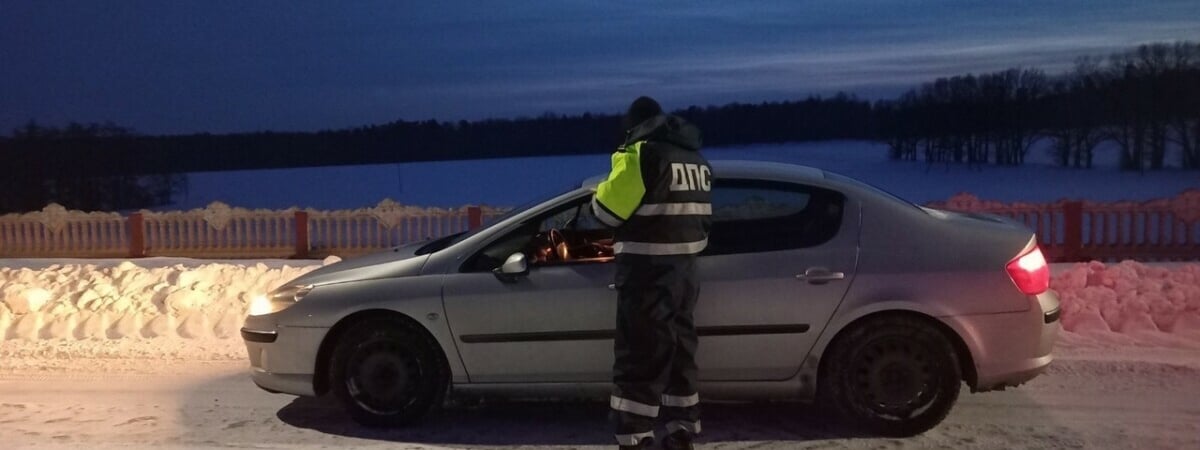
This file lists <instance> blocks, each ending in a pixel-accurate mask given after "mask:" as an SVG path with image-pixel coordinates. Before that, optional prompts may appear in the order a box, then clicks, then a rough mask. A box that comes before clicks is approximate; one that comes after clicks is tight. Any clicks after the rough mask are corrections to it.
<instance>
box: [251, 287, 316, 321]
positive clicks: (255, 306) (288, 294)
mask: <svg viewBox="0 0 1200 450" xmlns="http://www.w3.org/2000/svg"><path fill="white" fill-rule="evenodd" d="M312 290H313V287H312V286H311V285H309V286H284V287H281V288H279V289H276V290H274V291H272V292H271V293H270V294H267V295H259V296H255V297H254V299H252V300H251V301H250V315H252V316H261V315H264V314H272V313H277V312H280V311H283V310H285V309H288V307H291V306H292V305H295V304H296V302H298V301H300V299H302V298H304V296H305V295H308V293H309V292H312Z"/></svg>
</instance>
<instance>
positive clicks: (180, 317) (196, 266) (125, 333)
mask: <svg viewBox="0 0 1200 450" xmlns="http://www.w3.org/2000/svg"><path fill="white" fill-rule="evenodd" d="M335 260H336V258H331V259H330V260H327V261H325V263H326V264H328V263H332V262H333V261H335ZM36 261H37V260H21V261H17V263H16V264H12V263H9V264H7V265H5V264H0V360H2V361H3V362H4V363H3V364H2V365H0V369H5V370H9V369H19V368H43V369H53V368H67V367H71V366H72V364H71V363H70V361H71V360H72V359H102V360H110V361H109V362H106V363H104V365H105V366H106V367H109V369H111V370H118V371H119V370H121V369H122V367H125V366H128V369H129V370H130V371H135V370H144V369H145V368H144V367H137V366H138V365H139V364H141V363H138V362H137V361H138V360H145V359H164V358H165V359H177V360H180V359H185V360H230V359H242V358H245V349H244V347H243V346H242V341H241V338H240V336H239V332H238V331H239V329H240V328H241V326H242V323H243V320H244V319H245V316H246V312H247V309H248V308H249V305H250V302H251V299H253V298H254V296H256V295H262V294H265V293H267V292H269V291H271V290H272V289H274V288H276V287H278V286H279V285H281V284H283V283H285V282H287V281H289V280H291V279H293V278H295V277H298V276H300V275H302V274H304V273H305V272H308V271H310V270H313V269H315V268H317V267H320V265H319V262H317V261H278V260H276V261H264V262H259V261H248V262H236V261H235V262H228V261H227V262H209V261H203V260H189V259H161V258H150V259H142V260H135V261H112V260H96V261H90V260H72V261H67V262H58V263H55V262H52V261H50V262H46V261H43V262H40V263H36ZM1056 269H1057V270H1056V272H1057V275H1055V276H1054V278H1053V279H1052V281H1051V287H1052V288H1054V289H1055V290H1057V291H1058V292H1059V295H1060V297H1061V299H1062V310H1063V316H1062V323H1063V326H1064V328H1065V330H1066V331H1068V333H1064V335H1063V340H1062V344H1063V345H1065V346H1067V347H1074V346H1080V345H1082V346H1085V347H1089V346H1093V345H1089V344H1096V343H1099V344H1103V345H1104V346H1107V345H1110V344H1134V345H1151V346H1169V347H1186V348H1192V347H1195V348H1200V265H1197V264H1187V265H1181V264H1172V265H1145V264H1140V263H1136V262H1132V261H1126V262H1123V263H1120V264H1112V265H1105V264H1103V263H1099V262H1091V263H1087V264H1076V265H1073V266H1067V267H1063V266H1059V267H1058V268H1056ZM112 360H124V361H126V362H124V363H113V362H112ZM114 364H115V366H114ZM122 364H124V366H123V365H122ZM143 365H144V364H143Z"/></svg>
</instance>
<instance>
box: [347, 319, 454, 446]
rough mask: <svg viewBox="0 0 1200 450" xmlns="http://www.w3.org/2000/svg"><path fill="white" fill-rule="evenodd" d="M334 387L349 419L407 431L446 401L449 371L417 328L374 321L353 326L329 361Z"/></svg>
mask: <svg viewBox="0 0 1200 450" xmlns="http://www.w3.org/2000/svg"><path fill="white" fill-rule="evenodd" d="M329 369H330V370H329V374H330V387H331V390H332V391H333V393H334V396H336V397H337V398H338V400H339V401H340V402H341V403H342V406H343V407H344V408H345V409H346V412H347V413H348V414H349V415H350V417H351V418H352V419H353V420H354V421H355V422H358V423H360V424H362V425H366V426H370V427H396V426H403V425H408V424H411V423H413V422H415V421H416V420H418V419H420V418H422V417H424V416H425V414H426V413H427V412H428V411H429V410H430V408H431V407H433V406H434V405H435V404H437V403H439V402H440V401H442V400H443V399H444V398H445V393H446V387H447V384H448V382H449V370H448V368H447V365H446V362H445V358H444V357H442V352H441V349H440V348H439V347H438V346H437V343H436V342H435V341H434V340H433V338H432V337H430V336H429V335H428V334H427V333H426V332H425V331H424V330H421V329H420V328H419V326H418V325H415V324H410V323H406V322H404V321H399V320H379V319H376V320H370V321H366V322H362V323H358V324H355V325H353V328H352V329H351V330H349V331H348V332H346V333H345V334H344V335H342V337H341V338H340V339H339V340H338V342H337V345H336V347H335V348H334V351H333V355H332V358H331V359H330V368H329Z"/></svg>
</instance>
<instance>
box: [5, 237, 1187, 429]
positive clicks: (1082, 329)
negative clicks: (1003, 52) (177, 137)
mask: <svg viewBox="0 0 1200 450" xmlns="http://www.w3.org/2000/svg"><path fill="white" fill-rule="evenodd" d="M321 264H323V262H322V261H288V260H273V261H250V262H246V261H220V262H213V261H200V260H188V259H170V258H151V259H143V260H136V261H120V260H0V362H2V363H0V437H2V438H0V442H3V443H2V444H0V447H3V448H6V449H7V448H81V447H86V448H113V449H116V448H164V447H166V448H229V447H235V448H239V447H253V448H324V447H334V446H337V447H341V446H356V447H389V448H397V447H399V448H464V447H471V448H477V447H480V448H539V449H540V448H603V447H607V446H609V445H610V442H611V441H610V439H611V437H610V436H609V434H608V425H607V424H606V421H605V408H604V405H603V404H599V403H596V404H593V403H579V404H576V403H552V404H483V405H469V406H468V405H459V406H452V407H450V408H449V409H448V410H446V411H444V412H442V413H440V414H439V415H436V416H434V417H432V418H431V419H430V420H428V421H426V422H425V423H424V424H423V425H421V426H419V427H417V428H412V429H407V430H390V431H377V430H369V429H364V428H361V427H359V426H357V425H354V424H353V423H350V422H348V421H347V420H346V418H345V417H344V416H343V415H342V414H341V413H340V412H339V411H338V410H337V409H336V408H335V407H334V406H333V405H332V403H331V401H330V400H329V399H296V398H293V397H290V396H284V395H271V394H267V393H264V392H261V391H259V390H257V388H255V387H254V386H253V384H252V383H250V381H249V379H248V377H247V375H246V373H245V371H246V363H245V362H244V358H245V356H244V349H243V347H242V344H241V340H240V338H239V337H238V336H237V329H238V328H239V327H240V325H241V320H242V317H243V316H244V314H245V312H246V310H247V308H248V305H249V299H250V298H252V297H253V296H254V295H257V294H261V293H265V292H267V291H269V290H270V289H272V288H274V287H276V286H278V285H279V284H281V283H284V282H286V281H287V280H288V279H290V278H292V277H295V276H297V275H299V274H301V273H304V272H306V271H308V270H312V269H313V268H316V267H319V266H320V265H321ZM1053 269H1054V277H1053V281H1052V286H1053V287H1054V288H1055V289H1056V290H1057V291H1058V292H1059V293H1060V295H1061V297H1062V300H1063V312H1064V313H1063V319H1062V323H1063V325H1064V327H1066V331H1065V332H1064V333H1063V334H1062V339H1061V341H1060V343H1059V345H1058V347H1057V349H1056V362H1055V363H1054V364H1053V365H1052V366H1051V368H1050V369H1049V371H1048V372H1047V373H1046V374H1044V375H1043V376H1041V377H1039V378H1037V379H1035V380H1034V381H1033V382H1031V383H1029V384H1027V385H1025V386H1022V387H1020V388H1018V389H1014V390H1009V391H1006V392H998V393H986V394H978V395H966V394H964V396H963V397H962V398H961V400H960V403H959V405H958V406H957V407H956V408H955V410H954V412H952V413H951V415H950V417H949V418H948V419H947V420H946V422H945V423H943V424H942V425H941V426H939V427H938V428H936V429H934V430H932V431H930V432H928V433H926V434H924V435H922V436H918V437H915V438H911V439H900V440H896V439H881V438H870V437H862V436H857V435H855V434H853V433H852V432H849V431H847V430H845V429H844V428H842V427H840V426H839V425H838V424H837V423H835V422H832V421H830V420H829V419H828V418H826V414H825V413H824V412H823V411H820V410H819V409H817V408H815V407H811V406H798V405H765V406H764V405H756V406H744V405H737V404H726V405H718V404H713V405H709V406H707V407H706V408H707V409H706V411H707V412H706V418H705V429H706V433H707V434H706V435H705V437H704V444H703V445H702V446H701V448H722V449H726V448H730V449H735V448H768V449H785V448H881V447H912V448H928V447H949V448H999V447H1017V448H1028V447H1036V448H1097V447H1102V448H1134V447H1137V448H1198V446H1200V410H1198V409H1196V407H1195V400H1196V398H1197V396H1198V395H1200V265H1197V264H1166V265H1145V264H1139V263H1135V262H1124V263H1120V264H1108V265H1106V264H1101V263H1095V262H1093V263H1089V264H1064V265H1055V266H1054V268H1053Z"/></svg>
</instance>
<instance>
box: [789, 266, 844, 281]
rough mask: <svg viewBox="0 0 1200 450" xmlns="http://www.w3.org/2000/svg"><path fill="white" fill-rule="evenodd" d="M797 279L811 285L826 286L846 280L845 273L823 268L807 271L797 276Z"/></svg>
mask: <svg viewBox="0 0 1200 450" xmlns="http://www.w3.org/2000/svg"><path fill="white" fill-rule="evenodd" d="M796 279H797V280H800V281H807V282H808V283H809V284H825V283H828V282H830V281H838V280H845V279H846V274H845V273H844V272H831V271H829V269H825V268H821V267H813V268H811V269H808V270H805V271H804V273H802V274H798V275H796Z"/></svg>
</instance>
